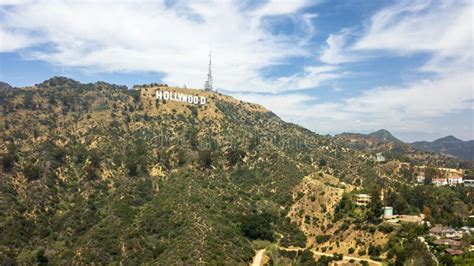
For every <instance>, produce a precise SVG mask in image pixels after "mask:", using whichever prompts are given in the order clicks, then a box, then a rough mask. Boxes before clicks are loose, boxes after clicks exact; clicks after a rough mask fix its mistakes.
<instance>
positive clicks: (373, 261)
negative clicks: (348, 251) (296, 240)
mask: <svg viewBox="0 0 474 266" xmlns="http://www.w3.org/2000/svg"><path fill="white" fill-rule="evenodd" d="M278 248H279V249H282V250H287V251H303V250H306V249H304V248H297V247H291V248H285V247H281V246H279V247H278ZM307 250H309V251H311V252H313V254H315V255H317V256H327V257H332V256H333V254H330V253H323V252H318V251H314V250H311V249H307ZM351 259H353V260H354V261H359V262H360V261H363V260H365V261H367V262H368V263H369V265H382V262H380V261H376V260H371V259H365V258H357V257H351V256H346V255H344V258H343V260H345V261H349V260H351Z"/></svg>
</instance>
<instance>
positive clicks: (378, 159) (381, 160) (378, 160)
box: [375, 152, 386, 163]
mask: <svg viewBox="0 0 474 266" xmlns="http://www.w3.org/2000/svg"><path fill="white" fill-rule="evenodd" d="M375 159H376V160H377V162H381V163H383V162H385V160H386V158H385V156H383V154H382V153H381V152H379V153H377V154H376V155H375Z"/></svg>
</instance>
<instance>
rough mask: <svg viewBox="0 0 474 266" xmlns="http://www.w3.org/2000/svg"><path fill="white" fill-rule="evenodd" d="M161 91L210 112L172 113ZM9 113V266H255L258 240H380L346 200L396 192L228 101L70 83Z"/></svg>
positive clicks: (12, 102)
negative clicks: (355, 192) (361, 193)
mask: <svg viewBox="0 0 474 266" xmlns="http://www.w3.org/2000/svg"><path fill="white" fill-rule="evenodd" d="M156 90H169V91H178V92H182V93H187V94H191V95H199V96H204V97H207V104H206V105H193V104H187V103H182V102H175V101H159V100H157V99H156V98H155V92H156ZM0 107H1V109H0V114H1V116H0V139H1V142H0V158H1V169H0V209H1V212H0V231H1V234H2V237H1V238H0V263H1V264H9V263H19V264H32V263H46V262H49V263H53V264H67V263H71V262H73V263H92V262H95V263H98V264H107V263H123V264H139V263H159V264H162V265H171V264H176V263H180V262H182V263H184V264H190V263H199V262H202V263H222V262H226V263H232V264H234V263H248V262H250V261H251V260H252V257H253V256H254V254H255V251H254V245H253V244H252V241H253V240H256V239H259V240H267V241H269V242H271V243H278V244H279V245H281V246H283V247H290V246H294V247H300V248H306V247H308V248H310V247H311V246H313V245H315V246H317V245H318V241H320V240H321V237H320V236H319V237H318V235H327V234H329V232H330V233H331V234H332V233H333V232H334V231H335V229H336V226H334V228H332V225H331V228H332V229H331V228H330V227H329V226H328V224H329V223H334V225H338V226H339V225H341V226H342V223H343V222H344V223H345V222H354V221H356V223H357V226H355V227H353V226H351V227H350V228H349V227H348V226H347V225H346V226H345V227H344V230H343V231H341V230H338V231H336V232H335V233H334V234H335V235H334V237H338V238H341V236H342V235H341V234H342V233H343V232H344V231H345V230H352V231H353V232H356V231H359V230H361V229H360V228H365V229H364V230H369V226H368V224H371V223H376V221H375V222H374V221H372V220H377V219H373V217H372V218H371V216H370V213H369V214H367V215H366V214H359V215H358V216H357V217H356V218H353V214H352V213H351V212H352V209H348V208H349V207H344V206H349V205H347V204H346V205H344V202H345V201H347V195H346V194H347V192H346V194H344V195H346V196H343V192H342V191H343V190H342V189H340V188H337V187H338V186H339V183H342V182H343V183H345V184H346V185H347V186H348V188H350V189H351V190H352V189H362V190H365V191H374V193H379V192H380V189H381V188H382V187H384V186H385V187H386V186H391V185H390V183H389V182H388V181H387V179H384V177H383V176H382V175H381V173H382V172H381V168H380V167H379V166H377V164H376V163H374V160H373V159H372V158H371V157H370V156H369V155H367V154H365V153H363V152H362V151H356V150H353V149H350V148H348V147H345V146H344V145H341V144H337V145H336V144H335V143H334V139H333V138H331V137H327V136H321V135H318V134H315V133H313V132H310V131H308V130H306V129H304V128H302V127H299V126H297V125H294V124H290V123H286V122H284V121H282V120H281V119H280V118H278V117H277V116H276V115H274V114H273V113H272V112H270V111H268V110H266V109H265V108H263V107H262V106H259V105H254V104H250V103H245V102H241V101H238V100H236V99H234V98H231V97H228V96H224V95H221V94H219V93H214V92H204V91H200V90H190V89H182V88H171V87H167V86H166V85H159V84H151V85H142V86H136V87H134V88H133V89H130V90H129V89H127V88H126V87H123V86H117V85H112V84H107V83H102V82H98V83H93V84H82V83H79V82H76V81H74V80H71V79H67V78H59V77H57V78H52V79H50V80H47V81H45V82H43V83H41V84H38V85H35V86H31V87H25V88H12V87H10V86H2V87H0ZM408 182H409V181H407V183H408ZM317 189H321V191H322V190H324V191H328V192H327V193H328V194H324V193H322V194H321V193H319V192H316V190H317ZM404 191H405V190H404ZM318 193H319V194H318ZM404 193H405V192H404ZM406 193H408V192H406ZM374 195H375V194H374ZM397 195H398V194H397V193H396V191H395V192H393V197H396V196H397ZM450 195H451V194H450ZM452 197H453V198H452V199H453V200H457V199H458V198H456V197H457V195H454V194H453V195H452ZM313 198H314V199H313ZM463 200H464V202H466V203H462V202H461V203H460V204H463V205H462V206H464V208H467V210H472V205H466V204H468V201H469V199H463ZM309 201H311V202H315V203H318V205H317V206H316V204H313V205H314V207H315V208H316V209H314V210H312V209H311V212H310V209H304V208H306V207H305V206H310V205H309V204H308V202H309ZM325 202H326V203H327V204H328V206H327V208H326V206H324V208H323V207H322V206H323V205H322V204H323V203H325ZM329 202H331V205H330V206H329ZM341 202H342V203H341ZM341 204H342V205H341ZM377 204H381V203H380V202H378V203H377ZM407 204H412V202H408V203H407ZM420 204H421V205H420V206H415V207H413V208H412V209H410V211H412V212H416V211H417V210H418V211H420V210H419V209H417V208H421V210H422V208H423V206H424V205H423V204H424V203H420ZM374 206H375V205H374ZM377 206H379V205H377ZM377 206H375V207H374V208H378V207H377ZM466 206H468V207H466ZM409 207H410V206H408V207H407V208H409ZM311 208H312V207H311ZM351 208H352V207H351ZM300 209H301V210H300ZM379 211H380V208H378V209H376V212H379ZM326 212H327V215H326ZM303 214H304V215H303ZM442 214H443V215H446V212H443V213H442ZM436 215H437V214H436V213H434V214H433V216H434V218H433V219H438V217H437V216H436ZM463 215H465V214H463ZM322 216H325V218H324V219H323V218H321V219H322V220H321V221H324V223H325V224H323V223H322V222H321V223H320V224H316V223H315V222H314V223H311V226H306V225H305V224H304V221H303V220H304V219H309V220H310V221H316V217H322ZM346 216H347V217H346ZM306 217H309V218H306ZM354 217H355V216H354ZM440 217H441V216H440ZM443 217H445V216H443ZM345 218H347V219H345ZM459 219H460V220H461V221H462V217H460V218H459ZM436 221H438V220H436ZM439 221H441V218H439ZM320 226H322V227H321V228H323V229H321V228H320ZM370 230H372V229H370ZM348 232H349V231H348ZM339 233H341V234H339ZM387 233H390V232H382V233H380V232H378V233H377V236H380V234H382V235H383V234H387ZM364 237H365V238H366V239H371V238H370V236H368V233H364ZM327 238H328V239H329V238H330V236H328V237H327ZM382 238H383V239H388V236H382ZM314 241H316V242H314ZM325 241H326V240H325ZM325 241H323V242H325ZM341 241H342V240H341ZM367 241H369V240H367ZM328 243H329V242H328ZM328 243H326V244H328ZM331 243H332V241H331ZM380 243H382V244H383V241H382V242H380ZM338 245H339V244H338ZM366 245H368V242H367V243H366V244H361V246H360V249H361V250H362V249H363V248H364V252H365V249H366V248H368V246H366ZM361 252H362V251H361ZM379 253H380V252H379ZM275 254H276V255H275ZM275 254H274V255H275V256H276V257H272V259H273V261H274V262H275V261H277V260H278V259H279V257H285V256H286V259H287V260H290V261H296V262H298V261H299V262H303V261H306V260H313V258H311V256H309V257H308V256H307V253H303V255H304V256H303V255H301V256H300V255H298V256H296V257H294V256H293V257H292V256H290V255H291V254H290V253H288V252H287V253H285V252H282V251H281V252H280V253H275ZM288 254H290V255H288ZM361 254H362V253H361ZM364 254H365V253H364ZM361 256H362V255H361Z"/></svg>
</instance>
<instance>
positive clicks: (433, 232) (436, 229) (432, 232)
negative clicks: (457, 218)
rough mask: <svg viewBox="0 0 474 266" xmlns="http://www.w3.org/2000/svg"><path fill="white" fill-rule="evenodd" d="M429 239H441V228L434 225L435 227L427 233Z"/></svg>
mask: <svg viewBox="0 0 474 266" xmlns="http://www.w3.org/2000/svg"><path fill="white" fill-rule="evenodd" d="M429 234H430V236H431V237H434V238H437V239H439V238H442V237H443V227H441V226H439V225H436V226H435V227H433V228H431V229H430V231H429Z"/></svg>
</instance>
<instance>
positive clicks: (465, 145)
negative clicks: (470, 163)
mask: <svg viewBox="0 0 474 266" xmlns="http://www.w3.org/2000/svg"><path fill="white" fill-rule="evenodd" d="M410 145H411V146H413V147H414V148H416V149H418V150H421V151H429V152H436V153H439V154H443V155H446V156H453V157H456V158H459V159H463V160H474V140H468V141H463V140H460V139H458V138H456V137H454V136H446V137H443V138H439V139H437V140H434V141H432V142H429V141H417V142H413V143H411V144H410Z"/></svg>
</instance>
